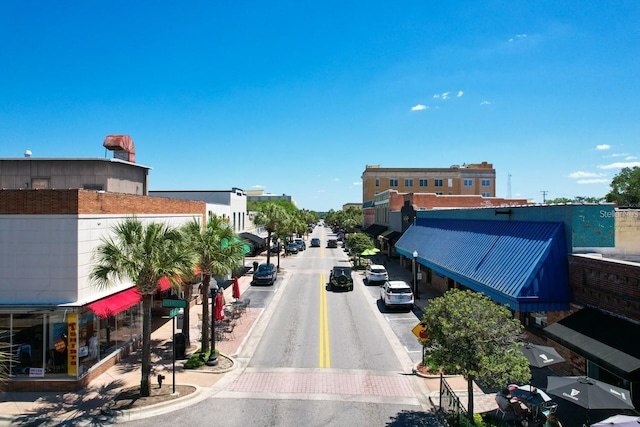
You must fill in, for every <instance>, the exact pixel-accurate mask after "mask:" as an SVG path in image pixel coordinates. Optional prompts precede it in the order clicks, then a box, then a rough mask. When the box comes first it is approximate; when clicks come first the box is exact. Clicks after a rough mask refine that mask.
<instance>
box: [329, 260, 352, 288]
mask: <svg viewBox="0 0 640 427" xmlns="http://www.w3.org/2000/svg"><path fill="white" fill-rule="evenodd" d="M352 271H353V270H352V269H351V267H341V266H335V267H333V270H331V272H330V273H329V290H330V291H332V290H334V289H338V288H342V289H345V290H347V291H352V290H353V277H351V272H352Z"/></svg>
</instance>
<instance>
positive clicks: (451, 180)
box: [447, 178, 453, 188]
mask: <svg viewBox="0 0 640 427" xmlns="http://www.w3.org/2000/svg"><path fill="white" fill-rule="evenodd" d="M447 184H448V185H449V188H451V187H453V178H449V179H448V180H447Z"/></svg>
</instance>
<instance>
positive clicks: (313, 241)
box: [311, 237, 320, 248]
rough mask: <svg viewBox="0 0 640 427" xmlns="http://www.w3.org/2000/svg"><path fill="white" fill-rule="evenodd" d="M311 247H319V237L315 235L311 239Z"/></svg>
mask: <svg viewBox="0 0 640 427" xmlns="http://www.w3.org/2000/svg"><path fill="white" fill-rule="evenodd" d="M311 247H312V248H319V247H320V239H319V238H317V237H314V238H312V239H311Z"/></svg>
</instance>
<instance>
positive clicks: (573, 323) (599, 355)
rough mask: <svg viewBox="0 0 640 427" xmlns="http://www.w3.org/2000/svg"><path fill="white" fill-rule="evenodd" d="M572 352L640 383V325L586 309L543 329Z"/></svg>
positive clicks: (622, 376)
mask: <svg viewBox="0 0 640 427" xmlns="http://www.w3.org/2000/svg"><path fill="white" fill-rule="evenodd" d="M544 332H545V334H546V335H547V336H548V337H549V338H551V339H552V340H554V341H556V342H558V343H559V344H562V345H563V346H565V347H567V348H568V349H569V350H571V351H573V352H575V353H577V354H579V355H581V356H583V357H584V358H585V359H587V360H590V361H592V362H593V363H595V364H597V365H599V366H601V367H603V368H605V369H606V370H608V371H610V372H612V373H614V374H616V375H618V376H619V377H621V378H624V379H627V380H630V381H639V380H640V346H638V343H639V342H640V325H638V324H637V323H632V322H630V321H628V320H625V319H622V318H620V317H616V316H612V315H610V314H607V313H604V312H602V311H600V310H597V309H595V308H591V307H586V308H583V309H582V310H580V311H577V312H575V313H573V314H572V315H570V316H568V317H565V318H564V319H562V320H560V321H559V322H556V323H552V324H551V325H549V326H547V327H546V328H544Z"/></svg>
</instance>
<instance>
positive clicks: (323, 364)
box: [319, 273, 331, 368]
mask: <svg viewBox="0 0 640 427" xmlns="http://www.w3.org/2000/svg"><path fill="white" fill-rule="evenodd" d="M326 286H327V284H326V276H325V274H324V273H321V274H320V299H319V300H320V346H319V347H320V357H319V361H320V366H319V367H320V368H330V367H331V354H330V352H329V316H328V315H327V290H326Z"/></svg>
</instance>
